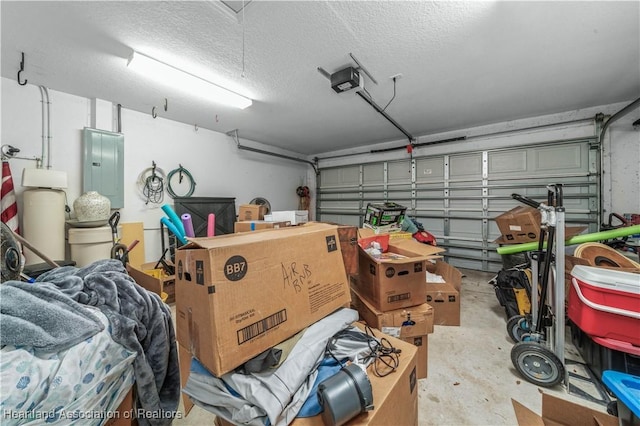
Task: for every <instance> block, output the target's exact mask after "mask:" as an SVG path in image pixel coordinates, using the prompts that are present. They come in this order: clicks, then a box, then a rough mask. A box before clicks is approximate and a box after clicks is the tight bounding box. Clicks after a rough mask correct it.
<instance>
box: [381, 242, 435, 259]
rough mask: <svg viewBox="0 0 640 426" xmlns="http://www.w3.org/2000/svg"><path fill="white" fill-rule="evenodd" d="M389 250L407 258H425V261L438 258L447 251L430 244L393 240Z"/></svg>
mask: <svg viewBox="0 0 640 426" xmlns="http://www.w3.org/2000/svg"><path fill="white" fill-rule="evenodd" d="M389 249H390V250H392V251H394V252H395V253H398V254H405V253H407V254H405V255H406V256H415V255H419V256H424V257H425V259H426V258H429V257H434V256H437V255H438V254H440V253H443V252H445V251H446V249H444V248H442V247H437V246H431V245H429V244H424V243H419V242H417V241H416V240H414V239H410V240H407V239H393V240H390V241H389Z"/></svg>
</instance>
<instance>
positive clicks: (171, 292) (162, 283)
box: [127, 262, 176, 303]
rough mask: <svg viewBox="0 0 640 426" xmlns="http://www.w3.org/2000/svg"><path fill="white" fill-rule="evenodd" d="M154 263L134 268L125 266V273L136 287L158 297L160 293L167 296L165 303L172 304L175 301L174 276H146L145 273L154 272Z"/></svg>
mask: <svg viewBox="0 0 640 426" xmlns="http://www.w3.org/2000/svg"><path fill="white" fill-rule="evenodd" d="M155 265H156V262H149V263H143V264H142V265H140V266H138V267H135V266H133V265H131V264H127V272H128V273H129V275H130V276H131V278H133V279H134V280H135V281H136V283H138V285H140V286H142V287H144V288H145V289H146V290H149V291H151V292H153V293H156V294H157V295H158V296H162V293H163V292H164V293H166V294H167V300H166V303H173V302H175V301H176V297H175V295H176V291H175V282H176V276H175V275H165V276H162V277H160V278H158V277H155V276H153V275H150V274H148V273H147V272H145V271H151V270H155V269H154V267H155Z"/></svg>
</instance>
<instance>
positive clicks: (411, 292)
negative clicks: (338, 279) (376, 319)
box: [351, 232, 444, 312]
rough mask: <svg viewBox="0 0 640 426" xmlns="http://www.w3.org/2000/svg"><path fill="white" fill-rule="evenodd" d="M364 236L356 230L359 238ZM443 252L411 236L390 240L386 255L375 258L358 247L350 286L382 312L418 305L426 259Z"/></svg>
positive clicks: (423, 296)
mask: <svg viewBox="0 0 640 426" xmlns="http://www.w3.org/2000/svg"><path fill="white" fill-rule="evenodd" d="M363 235H365V233H364V232H359V239H360V236H363ZM367 237H369V236H367ZM443 251H444V249H442V248H440V247H434V246H430V245H427V244H422V243H419V242H417V241H415V240H413V239H410V240H409V239H398V240H390V241H389V249H388V251H387V252H386V255H385V256H384V257H383V258H378V259H377V258H374V257H372V256H370V255H369V254H368V253H367V252H365V251H364V250H363V249H362V247H360V248H359V252H360V255H359V262H358V263H359V271H360V273H359V277H358V279H355V280H352V282H351V285H352V286H353V288H354V289H355V290H356V291H357V292H358V294H359V295H361V296H363V297H364V298H366V299H367V300H368V301H369V302H370V303H371V304H372V305H373V306H374V307H375V308H376V309H378V310H380V311H382V312H386V311H391V310H394V309H400V308H407V307H410V306H415V305H420V304H422V303H424V302H425V300H426V297H427V288H426V286H425V262H426V261H427V260H430V259H435V258H439V257H440V256H439V254H440V253H442V252H443Z"/></svg>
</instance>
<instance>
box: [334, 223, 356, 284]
mask: <svg viewBox="0 0 640 426" xmlns="http://www.w3.org/2000/svg"><path fill="white" fill-rule="evenodd" d="M338 236H339V237H340V249H341V250H342V261H343V262H344V270H345V272H346V273H347V275H357V274H358V273H359V269H358V262H359V260H358V259H359V253H358V228H357V227H356V226H348V225H338Z"/></svg>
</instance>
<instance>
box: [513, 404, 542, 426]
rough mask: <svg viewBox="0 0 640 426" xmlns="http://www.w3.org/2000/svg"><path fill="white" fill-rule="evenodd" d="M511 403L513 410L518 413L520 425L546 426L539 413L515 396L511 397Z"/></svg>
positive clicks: (517, 417)
mask: <svg viewBox="0 0 640 426" xmlns="http://www.w3.org/2000/svg"><path fill="white" fill-rule="evenodd" d="M511 404H512V405H513V411H514V412H515V413H516V419H517V420H518V425H519V426H544V420H542V417H540V416H539V415H538V414H536V413H534V412H533V411H531V410H530V409H528V408H527V407H525V406H524V405H522V404H520V403H519V402H518V401H516V400H515V399H513V398H511Z"/></svg>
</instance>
